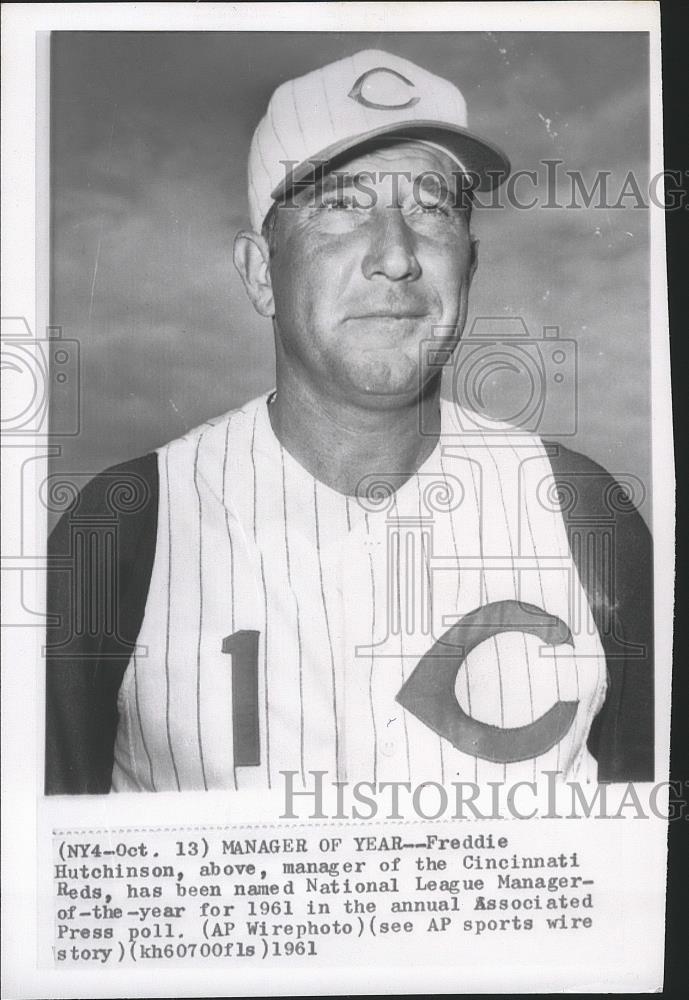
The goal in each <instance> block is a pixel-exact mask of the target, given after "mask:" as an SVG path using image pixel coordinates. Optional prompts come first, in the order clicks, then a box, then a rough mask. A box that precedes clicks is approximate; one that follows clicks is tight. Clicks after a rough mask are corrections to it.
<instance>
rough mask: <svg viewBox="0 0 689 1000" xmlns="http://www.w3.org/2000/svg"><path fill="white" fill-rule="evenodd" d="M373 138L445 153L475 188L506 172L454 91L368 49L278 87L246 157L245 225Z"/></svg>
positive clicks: (262, 216) (447, 84)
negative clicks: (472, 128)
mask: <svg viewBox="0 0 689 1000" xmlns="http://www.w3.org/2000/svg"><path fill="white" fill-rule="evenodd" d="M378 136H388V137H394V136H400V137H404V138H407V139H413V138H417V139H423V140H426V141H428V142H432V143H434V144H436V145H439V146H441V147H442V148H444V149H446V150H447V151H448V152H449V153H450V154H451V155H452V157H453V158H454V159H456V160H457V161H458V162H459V163H460V165H461V166H462V167H463V168H464V170H465V171H466V172H467V173H470V174H471V175H472V177H473V184H474V185H475V186H476V187H477V188H478V189H479V190H487V189H489V188H493V187H496V186H497V185H498V184H500V183H502V181H503V180H504V179H505V177H506V176H507V174H508V173H509V170H510V164H509V160H508V159H507V157H506V156H505V154H504V153H503V152H501V150H499V149H497V148H496V147H495V146H493V145H491V144H490V143H488V142H486V141H485V140H484V139H481V138H479V137H478V136H476V135H473V134H472V133H471V132H469V131H468V129H467V109H466V102H465V100H464V98H463V96H462V94H461V93H460V91H459V90H458V88H457V87H456V86H455V85H454V84H453V83H450V82H449V81H448V80H444V79H442V78H441V77H439V76H435V74H433V73H429V72H428V70H425V69H422V67H420V66H417V65H415V64H414V63H412V62H410V61H409V60H408V59H402V58H401V57H400V56H395V55H391V54H390V53H388V52H382V51H380V50H379V49H367V50H365V51H362V52H357V53H355V54H354V55H352V56H347V58H345V59H340V60H338V62H334V63H330V64H329V65H328V66H323V67H322V68H320V69H317V70H314V71H313V72H311V73H307V74H306V75H305V76H301V77H298V78H297V79H296V80H288V81H287V82H286V83H283V84H282V85H281V86H279V87H278V88H277V90H276V91H275V93H274V94H273V96H272V97H271V99H270V102H269V104H268V109H267V111H266V114H265V115H264V117H263V118H262V119H261V121H260V122H259V124H258V126H257V128H256V131H255V132H254V136H253V139H252V142H251V150H250V152H249V208H250V213H251V224H252V226H253V227H254V229H255V230H256V231H260V229H261V225H262V223H263V220H264V219H265V217H266V215H267V214H268V212H269V210H270V208H271V205H272V203H273V201H276V200H279V199H280V198H281V197H283V196H284V195H285V194H286V193H287V192H288V191H289V189H290V187H291V186H292V185H294V184H295V183H297V182H298V181H300V180H304V179H305V178H307V177H309V176H310V175H312V174H313V172H314V166H315V165H320V164H322V163H324V162H329V161H331V160H332V159H334V158H335V157H337V156H340V155H341V154H342V153H345V152H348V151H350V150H354V149H355V148H356V147H357V146H359V145H361V144H363V143H364V142H368V141H370V140H371V139H375V138H377V137H378Z"/></svg>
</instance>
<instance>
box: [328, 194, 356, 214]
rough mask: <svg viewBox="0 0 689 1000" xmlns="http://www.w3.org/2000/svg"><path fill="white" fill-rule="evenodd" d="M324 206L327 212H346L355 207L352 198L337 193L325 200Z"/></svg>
mask: <svg viewBox="0 0 689 1000" xmlns="http://www.w3.org/2000/svg"><path fill="white" fill-rule="evenodd" d="M322 204H323V208H324V209H325V210H326V212H346V211H349V210H350V209H352V208H354V202H353V200H352V198H350V197H348V196H347V195H337V196H334V197H332V198H325V199H324V200H323V203H322Z"/></svg>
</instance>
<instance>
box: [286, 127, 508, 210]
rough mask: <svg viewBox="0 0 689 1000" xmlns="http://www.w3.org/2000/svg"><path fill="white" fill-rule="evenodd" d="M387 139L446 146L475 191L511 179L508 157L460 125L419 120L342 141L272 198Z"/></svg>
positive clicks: (315, 158) (296, 169)
mask: <svg viewBox="0 0 689 1000" xmlns="http://www.w3.org/2000/svg"><path fill="white" fill-rule="evenodd" d="M382 136H385V137H386V138H395V137H399V138H400V139H402V138H405V139H411V138H415V137H418V138H419V139H427V140H428V141H430V142H434V143H436V144H437V145H439V146H444V147H445V148H446V149H448V150H449V151H450V152H451V153H452V154H454V156H456V157H457V159H458V160H459V161H460V163H461V164H462V166H463V167H464V169H465V171H466V172H467V173H468V174H470V175H471V176H472V178H473V180H474V183H473V185H472V187H473V188H474V189H475V190H478V191H490V190H492V189H493V188H496V187H499V185H500V184H502V182H503V181H504V180H505V178H506V177H507V176H508V174H509V172H510V169H511V166H510V161H509V159H508V158H507V156H506V155H505V154H504V153H503V152H502V150H501V149H498V148H497V146H493V145H491V143H489V142H486V140H485V139H480V138H479V137H478V136H476V135H473V133H471V132H469V131H467V129H464V128H460V126H459V125H449V124H446V123H444V122H437V121H424V120H419V119H418V118H416V119H413V120H411V121H408V122H395V123H394V124H390V125H384V126H382V127H381V128H377V129H372V130H371V131H370V132H364V133H361V134H359V135H357V136H355V137H353V138H350V139H343V140H342V141H341V142H337V143H334V144H333V145H332V146H328V147H326V149H322V150H320V151H319V152H317V153H314V154H313V155H312V156H311V157H309V159H308V160H304V161H303V162H302V163H300V164H299V165H298V166H296V167H294V169H293V170H291V171H290V172H289V173H288V174H287V175H286V176H285V178H284V180H282V181H281V182H280V183H279V184H278V186H277V187H276V188H275V189H274V190H273V191H272V192H271V198H272V199H273V200H274V201H279V200H280V199H281V198H283V197H284V196H285V194H287V192H288V191H289V190H290V189H291V188H292V187H293V186H294V185H295V184H297V183H299V182H300V181H305V180H307V179H308V178H310V177H311V176H313V174H314V173H315V171H316V169H318V168H322V167H323V166H325V165H327V164H329V163H331V162H332V161H333V160H336V159H338V158H339V157H341V156H342V154H343V153H350V152H353V151H354V150H356V149H358V148H359V147H360V146H364V145H366V144H368V143H370V141H371V140H372V139H377V138H379V137H382Z"/></svg>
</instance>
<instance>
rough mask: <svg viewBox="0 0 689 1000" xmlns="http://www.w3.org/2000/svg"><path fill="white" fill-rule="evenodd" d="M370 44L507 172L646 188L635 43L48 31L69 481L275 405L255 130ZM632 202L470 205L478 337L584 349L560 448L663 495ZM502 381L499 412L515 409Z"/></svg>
mask: <svg viewBox="0 0 689 1000" xmlns="http://www.w3.org/2000/svg"><path fill="white" fill-rule="evenodd" d="M369 47H376V48H383V49H387V50H388V51H390V52H394V53H397V54H399V55H401V56H404V57H406V58H409V59H412V60H413V61H415V62H418V63H420V64H422V65H424V66H426V67H427V68H428V69H431V70H433V71H434V72H436V73H438V74H439V75H441V76H445V77H448V78H449V79H451V80H453V81H454V82H455V83H456V84H457V85H458V86H459V88H460V89H461V90H462V92H463V93H464V95H465V97H466V99H467V103H468V108H469V117H470V122H469V124H470V127H471V128H472V129H473V130H474V131H476V132H478V133H479V134H483V135H485V136H486V137H487V138H489V139H492V140H493V141H494V142H495V143H496V144H497V145H499V146H501V147H502V148H503V149H505V151H506V152H507V153H508V155H509V156H510V158H511V160H512V164H513V167H514V169H538V164H539V162H540V161H542V160H544V159H560V160H563V161H564V165H563V167H562V168H561V170H562V171H564V170H565V169H568V170H580V171H582V173H583V174H584V177H585V178H586V181H587V185H588V186H590V184H591V183H592V181H593V179H594V176H595V173H596V171H598V170H607V171H610V172H611V178H610V182H609V185H610V190H611V192H613V200H614V199H615V198H616V197H617V195H618V194H619V191H620V189H621V187H622V184H623V181H624V178H625V177H626V175H627V173H628V171H630V170H633V171H634V172H635V175H636V177H637V178H638V179H639V182H640V184H641V186H642V190H644V189H645V187H646V185H647V183H648V169H647V161H648V60H647V41H646V37H645V36H643V35H637V34H628V33H625V34H622V33H620V34H590V33H576V34H561V33H549V34H533V33H520V34H514V33H506V34H492V33H467V34H452V33H443V34H439V33H438V34H437V33H429V34H423V35H421V34H383V35H378V34H376V35H372V34H359V33H357V34H354V33H351V34H339V33H331V34H321V33H318V34H305V33H288V34H277V33H275V34H264V33H231V32H230V33H164V32H160V33H155V34H154V33H126V32H117V33H105V32H94V33H89V32H79V33H71V32H70V33H66V32H58V33H55V34H54V35H53V40H52V66H51V73H52V91H51V92H52V117H51V130H52V140H51V141H52V150H51V176H52V289H51V296H52V304H51V313H52V323H53V324H56V325H59V326H61V327H62V328H63V336H64V337H67V338H75V339H77V340H78V341H79V342H80V345H81V354H82V387H83V398H82V413H81V432H80V434H79V435H78V436H77V437H74V438H71V439H65V440H64V441H63V442H61V443H62V444H63V448H62V454H61V456H60V458H59V460H57V462H56V465H55V468H56V469H59V470H61V471H69V472H77V471H79V472H92V473H95V472H97V471H99V470H100V469H102V468H104V467H105V466H107V465H109V464H112V463H113V462H116V461H120V460H123V459H125V458H132V457H135V456H136V455H140V454H143V453H144V452H146V451H148V450H150V449H152V448H155V447H156V446H158V445H161V444H163V443H164V442H165V441H167V440H170V439H171V438H174V437H177V436H179V435H181V434H183V433H184V432H185V431H186V430H188V429H189V428H191V427H194V426H195V425H197V424H199V423H201V422H202V421H203V420H204V419H206V418H207V417H210V416H214V415H216V414H219V413H222V412H224V411H226V410H228V409H230V408H232V407H234V406H237V405H239V404H241V403H242V402H244V401H245V400H247V399H249V398H251V397H253V396H255V395H256V394H258V393H259V392H262V391H264V390H266V389H268V388H270V386H271V385H272V383H273V351H272V332H271V329H270V325H269V323H268V322H267V321H266V320H263V319H261V318H260V317H258V316H257V315H256V314H255V313H254V312H253V309H252V307H251V305H250V304H249V302H248V301H247V299H246V297H245V294H244V291H243V288H242V286H241V283H240V279H239V276H238V275H237V274H236V273H235V271H234V268H233V265H232V253H231V251H232V241H233V237H234V234H235V232H236V231H237V229H239V228H242V227H244V226H246V225H247V224H248V218H247V203H246V157H247V152H248V147H249V142H250V139H251V134H252V132H253V129H254V127H255V125H256V124H257V122H258V120H259V118H260V117H261V116H262V115H263V113H264V111H265V107H266V104H267V102H268V99H269V97H270V94H271V93H272V91H273V90H274V88H275V87H276V86H277V85H279V84H280V83H281V82H283V81H284V80H286V79H289V78H291V77H294V76H298V75H301V74H302V73H305V72H308V71H309V70H311V69H313V68H315V67H317V66H319V65H323V64H325V63H327V62H330V61H332V60H334V59H337V58H340V57H342V56H344V55H348V54H350V53H352V52H355V51H357V50H358V49H361V48H369ZM540 170H541V176H542V177H543V178H545V173H544V171H543V168H540ZM563 177H564V175H563ZM564 179H565V180H566V178H564ZM520 190H523V191H524V196H526V195H527V194H528V195H530V194H531V192H530V191H529V190H528V188H527V187H526V186H524V187H523V188H522V189H520ZM540 191H541V194H542V195H543V196H544V197H545V187H544V184H541V187H540ZM568 192H569V185H568V184H565V187H564V188H563V191H562V197H563V199H564V200H565V201H568V200H569V194H568ZM633 201H634V199H632V198H628V199H626V202H625V204H626V206H627V207H626V208H622V209H616V210H611V209H607V210H606V209H597V208H591V209H588V210H585V209H582V208H579V209H577V210H572V209H564V208H563V209H543V208H536V209H532V210H529V211H519V210H517V209H515V208H506V209H504V210H493V209H483V210H479V211H478V212H477V213H476V216H475V220H474V228H475V231H476V235H478V236H479V238H480V241H481V242H480V264H479V269H478V272H477V276H476V278H475V282H474V285H473V289H472V296H471V302H470V316H469V322H468V327H467V328H469V327H470V326H471V324H472V322H473V320H474V319H475V318H477V317H522V318H523V319H524V321H525V323H526V325H527V327H528V329H529V331H530V332H531V334H532V335H533V336H534V337H538V335H539V333H540V331H541V329H542V327H543V326H558V327H559V328H560V331H561V334H560V336H561V337H562V338H565V339H568V340H573V341H576V345H577V357H578V365H579V378H578V422H577V433H576V435H575V436H574V437H573V438H566V439H565V438H562V440H563V441H565V443H567V444H569V445H570V446H573V447H576V448H577V449H578V450H581V451H584V452H586V453H587V454H589V455H590V456H591V457H593V458H595V459H596V460H598V461H599V462H601V463H602V464H604V465H605V466H607V467H608V468H609V469H610V471H611V472H613V473H618V474H621V473H625V472H627V473H633V474H635V475H637V476H639V477H640V478H641V479H642V480H643V482H644V483H645V484H646V487H647V489H650V479H649V476H650V473H649V458H650V426H649V423H650V421H649V393H650V374H649V368H650V331H649V315H648V298H649V295H648V292H649V288H648V284H649V249H648V218H647V213H646V212H645V211H643V210H639V209H638V208H634V207H632V205H633ZM496 329H497V327H496ZM568 350H571V348H568ZM506 377H507V378H508V384H506V385H505V384H501V383H500V382H499V380H497V381H496V382H495V383H494V384H493V385H492V386H491V385H490V384H489V385H488V386H487V403H488V406H489V407H491V406H496V407H497V408H498V409H499V408H500V407H501V406H502V407H503V408H504V407H505V400H506V399H507V398H508V397H509V392H510V384H511V385H512V387H513V388H514V383H509V374H508V375H507V376H506ZM551 384H552V383H551ZM515 391H516V390H515ZM566 395H567V394H561V395H560V397H558V398H559V399H561V400H562V402H557V401H556V402H555V407H556V409H557V407H560V406H564V405H568V404H565V402H564V399H565V396H566ZM67 402H68V401H67V400H66V399H65V398H64V397H61V396H58V395H57V394H56V395H55V397H54V401H53V405H54V406H55V407H64V406H65V405H67ZM508 410H509V408H508ZM502 415H503V416H506V415H507V411H505V410H504V409H503V411H502ZM555 415H556V417H557V413H556V414H555ZM561 416H562V420H560V419H559V418H558V420H556V423H562V422H563V421H564V422H567V421H566V420H565V417H564V416H563V415H561ZM56 418H57V419H56V423H59V422H60V415H59V414H56ZM542 430H543V432H544V433H546V434H548V433H553V432H554V433H555V434H557V427H552V428H551V427H547V426H546V427H543V428H542ZM644 512H645V513H648V507H645V508H644Z"/></svg>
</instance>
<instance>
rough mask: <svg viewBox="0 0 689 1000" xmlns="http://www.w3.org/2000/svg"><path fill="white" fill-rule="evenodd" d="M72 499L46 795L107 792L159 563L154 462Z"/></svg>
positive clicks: (49, 676)
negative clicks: (125, 686)
mask: <svg viewBox="0 0 689 1000" xmlns="http://www.w3.org/2000/svg"><path fill="white" fill-rule="evenodd" d="M65 478H66V479H68V477H65ZM74 496H75V498H74V502H73V503H71V504H70V506H69V509H68V510H66V511H65V512H64V513H63V515H62V517H61V518H60V520H59V522H58V524H57V525H56V527H55V528H54V530H53V531H52V533H51V535H50V538H49V540H48V572H47V612H48V628H47V632H46V729H45V733H46V744H45V792H46V794H47V795H78V794H103V793H107V792H109V791H110V783H111V777H112V767H113V754H114V745H115V737H116V734H117V723H118V713H117V695H118V691H119V688H120V685H121V683H122V678H123V676H124V673H125V671H126V669H127V665H128V663H129V660H130V657H131V653H132V649H133V646H134V644H135V643H136V639H137V637H138V634H139V631H140V629H141V623H142V621H143V616H144V609H145V606H146V598H147V596H148V588H149V584H150V579H151V572H152V568H153V559H154V555H155V540H156V528H157V519H158V467H157V456H156V455H155V454H153V453H152V454H148V455H145V456H143V457H142V458H138V459H135V460H134V461H131V462H125V463H123V464H121V465H117V466H113V467H112V468H110V469H106V470H105V472H102V473H100V474H99V475H98V476H96V477H95V478H94V479H92V480H91V481H90V482H89V483H88V485H87V486H86V487H85V488H84V489H83V490H82V491H81V492H80V493H78V494H76V492H75V494H74Z"/></svg>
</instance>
